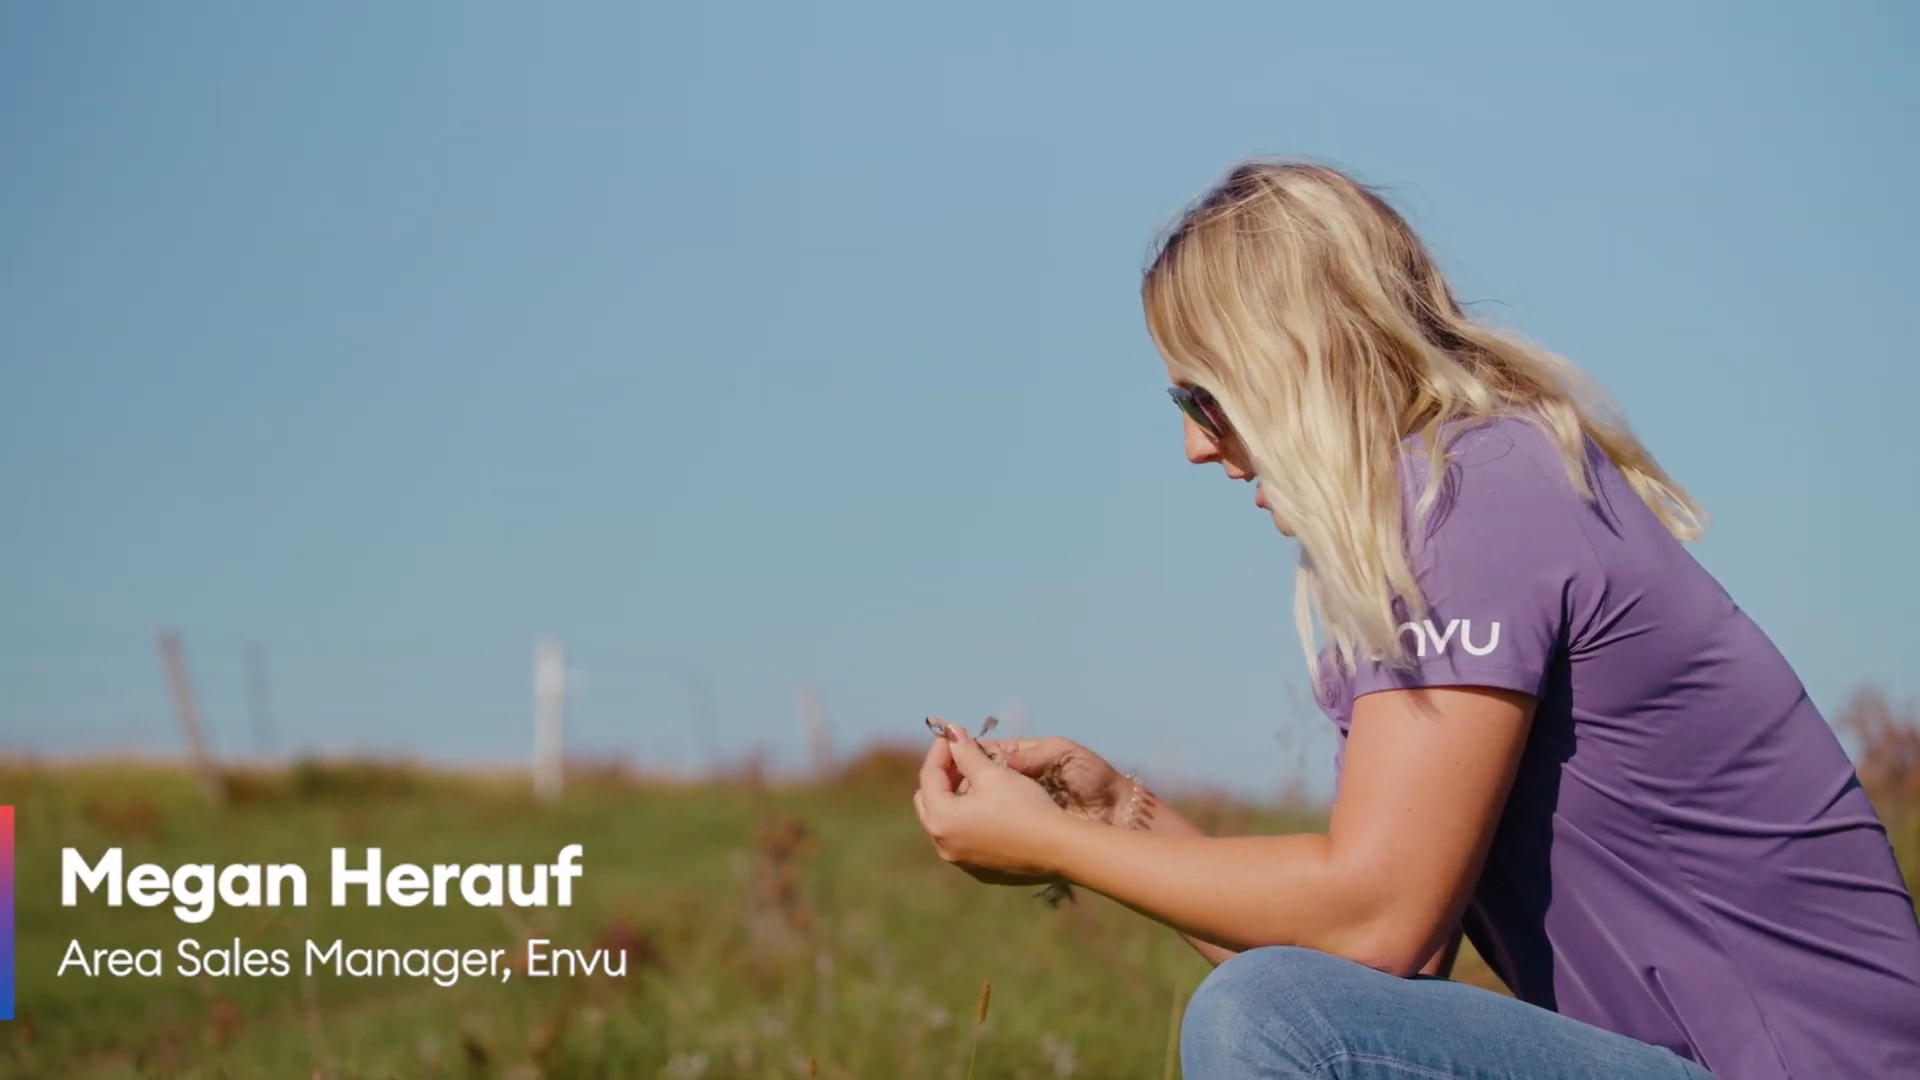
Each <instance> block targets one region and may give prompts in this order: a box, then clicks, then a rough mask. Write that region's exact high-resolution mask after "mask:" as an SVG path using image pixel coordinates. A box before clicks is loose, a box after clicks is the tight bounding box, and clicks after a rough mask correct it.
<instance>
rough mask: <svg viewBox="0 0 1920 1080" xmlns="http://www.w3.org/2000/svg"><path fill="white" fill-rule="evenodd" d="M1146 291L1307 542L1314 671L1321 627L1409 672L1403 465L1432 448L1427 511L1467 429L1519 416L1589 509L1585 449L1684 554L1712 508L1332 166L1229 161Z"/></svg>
mask: <svg viewBox="0 0 1920 1080" xmlns="http://www.w3.org/2000/svg"><path fill="white" fill-rule="evenodd" d="M1155 246H1156V249H1157V250H1156V251H1155V253H1154V255H1153V257H1152V260H1151V262H1150V264H1149V266H1148V268H1147V270H1146V273H1145V278H1144V281H1143V282H1142V285H1141V300H1142V304H1143V306H1144V307H1145V309H1146V319H1147V328H1148V332H1149V333H1151V334H1152V336H1153V340H1154V344H1155V345H1156V346H1157V347H1158V348H1159V350H1160V352H1161V354H1162V355H1163V356H1164V357H1165V358H1166V360H1167V364H1168V367H1169V368H1170V369H1172V371H1173V374H1174V376H1175V377H1176V379H1178V380H1180V381H1181V382H1183V383H1188V384H1191V385H1195V386H1201V387H1204V388H1205V389H1206V390H1207V391H1209V392H1210V393H1211V394H1212V395H1213V396H1214V397H1215V398H1216V399H1217V400H1218V401H1219V403H1220V407H1221V408H1222V410H1224V412H1225V413H1226V419H1227V421H1228V422H1229V423H1230V424H1231V425H1232V427H1233V430H1234V433H1235V435H1236V436H1237V437H1238V438H1239V439H1240V440H1241V441H1242V442H1243V443H1244V444H1245V447H1246V449H1247V452H1248V454H1249V456H1250V457H1251V459H1252V464H1253V468H1254V472H1255V473H1256V475H1257V476H1258V478H1259V482H1260V486H1261V488H1262V490H1263V491H1264V492H1265V498H1266V501H1267V504H1268V506H1269V507H1270V508H1271V509H1272V510H1273V511H1274V513H1275V515H1276V516H1277V517H1278V518H1279V519H1281V520H1283V521H1285V522H1286V523H1287V526H1288V528H1289V529H1290V530H1291V531H1292V532H1293V533H1294V535H1295V537H1296V538H1297V539H1298V540H1299V543H1300V565H1299V571H1298V577H1297V581H1296V587H1295V594H1294V616H1295V620H1296V622H1297V624H1298V627H1299V630H1300V639H1301V642H1302V644H1303V645H1304V646H1305V647H1306V650H1307V660H1308V667H1309V670H1313V671H1318V670H1319V665H1318V655H1319V652H1320V649H1319V646H1318V645H1317V644H1316V642H1317V640H1318V635H1317V634H1316V632H1315V626H1316V621H1317V623H1318V625H1319V627H1320V628H1321V629H1323V630H1324V631H1325V633H1326V636H1327V637H1328V638H1329V639H1330V643H1331V644H1332V645H1333V647H1334V651H1335V655H1336V657H1337V659H1338V661H1339V663H1340V664H1341V665H1342V666H1343V667H1344V668H1345V669H1346V670H1352V669H1353V667H1354V666H1355V664H1356V662H1357V660H1358V659H1359V658H1360V657H1362V656H1365V657H1371V658H1377V659H1381V660H1385V661H1387V662H1389V663H1394V664H1402V663H1405V662H1406V659H1407V658H1406V649H1405V645H1404V642H1402V641H1401V639H1400V636H1399V634H1398V630H1397V628H1398V627H1399V626H1400V625H1401V624H1402V623H1403V622H1404V621H1405V620H1406V619H1409V618H1414V619H1418V618H1424V617H1426V615H1427V614H1428V608H1427V604H1426V600H1425V598H1424V597H1423V596H1422V594H1421V591H1420V587H1419V584H1418V583H1417V581H1416V580H1415V575H1414V571H1413V568H1412V565H1411V562H1410V560H1409V557H1408V547H1407V538H1408V535H1409V523H1407V522H1405V521H1403V516H1404V515H1403V511H1402V495H1401V491H1402V488H1401V476H1400V462H1401V460H1402V456H1403V454H1404V452H1405V447H1406V441H1407V440H1408V439H1409V438H1411V437H1418V439H1419V444H1420V445H1421V446H1423V447H1426V448H1429V453H1428V455H1427V456H1428V462H1429V468H1428V475H1427V477H1426V479H1425V483H1424V486H1423V488H1422V490H1421V494H1420V496H1419V498H1418V499H1417V500H1416V502H1415V505H1414V513H1415V516H1416V518H1417V519H1422V518H1424V517H1425V515H1426V514H1427V513H1429V512H1430V511H1431V509H1432V507H1433V505H1434V500H1435V499H1436V498H1437V496H1438V494H1439V491H1440V484H1441V480H1442V478H1443V476H1444V473H1445V469H1446V464H1447V454H1446V441H1445V440H1444V439H1443V434H1449V433H1454V432H1457V430H1458V429H1459V428H1461V427H1463V426H1465V425H1461V424H1458V423H1457V422H1458V421H1470V420H1474V419H1476V418H1487V417H1493V416H1503V415H1504V416H1515V415H1517V416H1522V417H1526V418H1529V419H1531V420H1533V421H1535V422H1536V423H1538V424H1539V425H1540V426H1541V427H1542V428H1543V429H1544V430H1545V431H1546V432H1547V433H1548V434H1549V435H1550V436H1551V437H1552V438H1553V440H1554V442H1555V443H1556V445H1558V447H1559V448H1560V450H1561V452H1562V453H1563V454H1564V456H1565V459H1566V465H1567V470H1568V473H1569V475H1570V476H1571V478H1572V480H1573V483H1574V486H1575V488H1576V490H1578V491H1579V492H1580V493H1581V494H1582V495H1583V496H1585V497H1588V498H1592V497H1593V489H1592V485H1591V478H1590V477H1589V476H1588V474H1587V470H1586V462H1587V457H1586V454H1587V447H1586V441H1587V440H1591V441H1592V442H1593V444H1594V445H1596V446H1597V447H1598V448H1599V449H1600V451H1601V452H1603V453H1605V454H1606V456H1607V457H1608V458H1610V459H1611V460H1612V461H1613V463H1614V465H1615V466H1616V467H1618V468H1619V470H1620V472H1621V473H1622V474H1624V475H1625V477H1626V479H1627V482H1628V483H1630V484H1631V485H1632V486H1633V489H1634V491H1636V492H1638V493H1639V495H1640V497H1641V499H1643V500H1645V502H1646V504H1647V505H1648V506H1649V507H1651V508H1652V510H1653V512H1654V513H1655V514H1657V515H1658V516H1659V518H1660V520H1661V521H1662V522H1663V523H1664V524H1665V525H1666V526H1667V528H1668V529H1669V530H1670V531H1671V532H1672V533H1673V534H1674V535H1675V536H1677V537H1679V538H1680V539H1681V540H1694V539H1697V538H1698V537H1699V536H1700V534H1701V532H1702V531H1703V530H1704V528H1705V525H1706V515H1705V513H1704V511H1702V510H1701V508H1700V507H1699V506H1698V505H1697V504H1696V503H1695V502H1694V501H1693V499H1692V497H1691V496H1689V495H1688V494H1687V493H1686V491H1685V490H1683V489H1682V488H1681V487H1680V485H1679V484H1677V483H1675V482H1674V481H1673V480H1672V478H1670V477H1669V476H1668V475H1667V474H1666V472H1665V470H1663V469H1662V468H1661V467H1660V465H1659V463H1658V462H1656V461H1655V460H1654V458H1653V455H1652V454H1650V453H1648V452H1647V449H1646V447H1644V446H1642V445H1641V444H1640V441H1639V440H1638V439H1637V438H1635V437H1634V435H1633V433H1632V432H1631V430H1629V428H1628V426H1627V423H1626V421H1625V420H1624V418H1622V417H1621V415H1620V413H1619V410H1618V409H1617V407H1616V406H1615V405H1614V403H1613V402H1612V400H1611V399H1610V398H1609V397H1608V396H1607V395H1606V394H1605V393H1604V392H1603V391H1602V390H1601V389H1600V388H1599V387H1598V386H1597V385H1595V384H1593V383H1592V382H1590V381H1589V380H1588V379H1587V378H1586V377H1585V376H1584V375H1583V374H1582V373H1581V372H1580V371H1579V369H1577V368H1576V367H1574V366H1573V365H1572V364H1571V363H1569V362H1567V361H1566V360H1564V359H1562V358H1560V357H1558V356H1556V355H1554V354H1553V353H1550V352H1548V351H1546V350H1545V349H1542V348H1540V347H1539V346H1537V345H1534V344H1533V343H1531V342H1528V341H1526V340H1523V339H1522V338H1520V337H1519V336H1517V335H1515V334H1512V333H1509V332H1507V331H1504V330H1501V329H1498V328H1495V327H1493V326H1489V325H1486V324H1485V323H1482V322H1479V321H1476V320H1474V319H1471V318H1469V317H1468V316H1467V315H1466V314H1465V313H1464V312H1463V311H1462V310H1461V307H1460V305H1459V303H1457V302H1456V301H1455V299H1454V295H1453V292H1452V290H1451V289H1449V288H1448V286H1447V282H1446V279H1445V278H1444V277H1443V276H1442V275H1441V273H1440V270H1439V268H1438V267H1437V266H1436V265H1435V264H1434V260H1433V258H1432V256H1431V255H1429V254H1428V252H1427V248H1426V246H1425V245H1424V244H1423V243H1421V241H1420V238H1419V237H1418V236H1417V235H1415V233H1414V231H1413V229H1412V228H1411V227H1410V226H1409V225H1408V224H1407V222H1406V220H1405V219H1404V218H1402V217H1401V216H1400V214H1399V213H1397V212H1396V211H1395V210H1394V209H1393V208H1392V207H1391V206H1389V205H1388V204H1387V202H1386V200H1385V199H1383V198H1381V197H1380V196H1379V195H1378V194H1376V193H1375V192H1374V191H1372V190H1370V189H1369V188H1368V187H1366V186H1365V185H1363V184H1361V183H1359V182H1358V181H1356V180H1354V179H1353V178H1351V177H1349V176H1347V175H1345V174H1343V173H1341V172H1339V171H1337V170H1335V169H1331V168H1327V167H1325V166H1321V165H1315V164H1308V163H1299V162H1281V161H1261V160H1253V161H1247V162H1243V163H1241V164H1240V165H1237V166H1236V167H1234V168H1233V169H1232V170H1231V171H1230V172H1228V173H1227V175H1226V176H1225V177H1224V178H1223V179H1222V180H1220V181H1219V182H1218V183H1217V184H1215V185H1214V186H1213V187H1212V188H1211V189H1210V190H1209V191H1208V192H1207V193H1206V194H1205V195H1204V196H1203V197H1201V198H1200V199H1199V200H1198V202H1197V203H1195V204H1194V205H1193V206H1192V207H1191V208H1190V209H1189V210H1187V211H1186V212H1185V213H1184V214H1182V215H1181V216H1180V217H1179V218H1178V220H1177V221H1175V222H1174V223H1173V224H1172V225H1171V226H1170V228H1169V229H1168V230H1167V231H1166V232H1165V233H1164V234H1163V235H1162V236H1161V237H1160V239H1159V240H1158V242H1157V243H1156V245H1155Z"/></svg>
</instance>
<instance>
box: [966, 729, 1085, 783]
mask: <svg viewBox="0 0 1920 1080" xmlns="http://www.w3.org/2000/svg"><path fill="white" fill-rule="evenodd" d="M980 745H981V746H990V747H992V748H993V749H994V751H995V752H996V753H998V754H999V755H1000V760H1002V761H1004V762H1006V763H1007V767H1008V768H1011V769H1013V770H1014V771H1016V772H1021V773H1025V774H1026V775H1028V776H1036V775H1038V774H1039V773H1041V772H1043V771H1045V770H1046V769H1047V768H1048V767H1050V766H1052V765H1053V764H1054V763H1055V762H1057V761H1059V760H1060V759H1061V758H1063V757H1066V756H1067V754H1068V753H1070V752H1071V751H1072V750H1073V743H1072V742H1070V741H1068V740H1066V739H1063V738H1061V737H1060V736H1058V735H1049V736H1048V737H1046V738H1044V739H982V740H980Z"/></svg>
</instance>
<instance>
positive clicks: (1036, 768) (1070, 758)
mask: <svg viewBox="0 0 1920 1080" xmlns="http://www.w3.org/2000/svg"><path fill="white" fill-rule="evenodd" d="M999 723H1000V719H999V717H995V716H989V717H987V718H986V720H984V721H982V722H981V724H980V736H982V737H981V738H978V739H976V745H978V746H979V747H980V749H981V750H983V751H985V752H986V755H987V757H989V758H991V759H992V760H993V761H995V762H997V763H998V764H1000V765H1001V766H1003V767H1006V768H1011V769H1015V770H1017V771H1019V772H1021V773H1024V774H1026V775H1028V776H1031V777H1033V779H1034V780H1035V781H1036V782H1037V783H1039V785H1040V787H1041V788H1042V789H1043V790H1045V791H1046V793H1047V795H1048V796H1049V797H1051V798H1052V799H1053V802H1054V805H1056V806H1058V807H1060V809H1062V810H1065V811H1066V812H1067V813H1069V814H1073V815H1075V816H1076V817H1082V818H1086V819H1087V820H1089V821H1097V822H1100V823H1101V824H1103V825H1122V826H1124V827H1127V828H1134V829H1145V828H1147V826H1148V824H1149V821H1150V819H1151V814H1152V811H1151V809H1150V807H1149V805H1148V804H1147V803H1146V801H1145V800H1144V799H1143V796H1144V794H1145V790H1146V789H1145V788H1144V787H1142V786H1141V784H1140V780H1139V778H1138V777H1136V776H1132V775H1123V774H1121V772H1120V771H1119V770H1118V769H1115V768H1114V767H1113V766H1112V765H1110V764H1108V763H1107V761H1106V759H1105V758H1102V757H1101V756H1100V755H1098V754H1096V753H1094V752H1093V751H1091V750H1088V749H1087V748H1086V747H1084V746H1081V745H1080V744H1079V743H1075V742H1072V741H1069V740H1067V739H1062V738H1058V737H1051V738H1045V739H1012V740H1006V739H986V738H984V736H985V735H986V734H987V733H988V732H990V731H992V730H993V729H994V728H995V727H997V726H999ZM927 727H928V729H929V730H931V731H932V732H933V733H934V735H935V736H936V737H938V738H943V739H944V738H952V737H953V735H952V734H950V733H949V730H948V728H949V725H948V724H947V723H946V722H944V721H942V720H940V719H939V718H937V717H932V716H929V717H927ZM970 786H971V785H970V782H969V781H967V780H965V779H962V780H961V781H960V785H959V787H958V789H957V790H958V792H959V793H960V794H965V793H966V792H967V789H968V788H969V787H970ZM1037 895H1038V896H1039V897H1040V898H1041V899H1042V900H1045V901H1046V902H1047V905H1048V906H1049V907H1059V906H1060V905H1061V904H1063V903H1068V902H1071V901H1072V900H1073V899H1074V895H1073V886H1072V885H1069V884H1068V883H1066V882H1064V881H1056V882H1052V883H1051V884H1049V885H1047V887H1046V888H1044V889H1042V890H1041V891H1040V892H1039V893H1038V894H1037Z"/></svg>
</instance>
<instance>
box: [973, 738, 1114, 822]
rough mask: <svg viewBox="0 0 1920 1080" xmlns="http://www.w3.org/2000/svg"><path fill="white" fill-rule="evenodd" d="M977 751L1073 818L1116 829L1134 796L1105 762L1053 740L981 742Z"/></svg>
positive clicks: (1074, 744)
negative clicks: (1034, 785)
mask: <svg viewBox="0 0 1920 1080" xmlns="http://www.w3.org/2000/svg"><path fill="white" fill-rule="evenodd" d="M980 746H981V747H982V748H983V749H985V750H986V751H987V753H988V754H989V755H991V756H993V757H996V758H998V759H1000V760H1001V761H1002V762H1004V763H1005V764H1006V765H1007V766H1008V767H1009V768H1011V769H1013V770H1014V771H1015V772H1018V773H1020V774H1022V775H1024V776H1030V777H1032V778H1033V779H1034V780H1036V781H1038V782H1039V783H1040V785H1041V787H1043V788H1044V789H1046V790H1047V791H1048V792H1049V793H1050V794H1052V795H1053V796H1054V802H1055V803H1057V804H1058V805H1059V806H1060V807H1061V809H1063V810H1066V811H1067V812H1068V813H1070V814H1074V815H1075V816H1078V817H1083V818H1087V819H1089V820H1091V821H1097V822H1100V823H1101V824H1103V825H1113V824H1116V819H1117V818H1118V817H1119V815H1120V812H1121V811H1120V808H1121V807H1123V806H1125V805H1126V803H1127V800H1128V799H1129V798H1130V797H1131V796H1132V795H1133V787H1134V781H1132V780H1130V779H1128V778H1127V777H1125V776H1123V775H1121V773H1120V771H1119V770H1118V769H1115V768H1114V767H1113V766H1112V765H1110V764H1108V763H1107V759H1105V758H1103V757H1101V756H1100V755H1099V754H1096V753H1094V752H1093V751H1091V750H1089V749H1087V748H1086V747H1084V746H1081V745H1080V744H1079V743H1077V742H1073V741H1072V740H1069V739H1063V738H1060V737H1059V736H1058V735H1054V736H1049V737H1048V738H1045V739H982V740H980Z"/></svg>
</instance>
